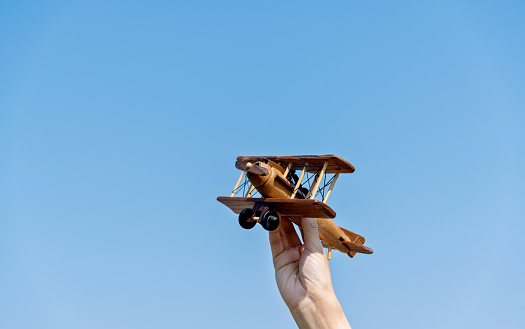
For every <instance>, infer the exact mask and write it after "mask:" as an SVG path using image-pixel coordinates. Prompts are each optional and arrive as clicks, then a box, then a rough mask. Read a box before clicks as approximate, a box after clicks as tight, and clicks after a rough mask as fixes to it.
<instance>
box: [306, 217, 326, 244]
mask: <svg viewBox="0 0 525 329" xmlns="http://www.w3.org/2000/svg"><path fill="white" fill-rule="evenodd" d="M301 226H302V227H303V240H304V246H305V249H308V251H310V252H323V246H322V245H321V240H320V239H319V228H318V225H317V219H315V218H302V219H301Z"/></svg>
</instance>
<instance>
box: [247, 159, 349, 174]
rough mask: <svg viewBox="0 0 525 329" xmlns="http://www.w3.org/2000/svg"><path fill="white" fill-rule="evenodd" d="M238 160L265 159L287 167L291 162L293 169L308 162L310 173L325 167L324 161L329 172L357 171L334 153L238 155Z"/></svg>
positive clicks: (300, 167)
mask: <svg viewBox="0 0 525 329" xmlns="http://www.w3.org/2000/svg"><path fill="white" fill-rule="evenodd" d="M237 160H245V161H253V162H255V161H265V160H270V161H273V162H276V163H279V164H280V166H281V167H283V168H286V167H287V166H288V164H289V163H291V164H292V166H291V168H290V169H292V170H302V169H303V167H304V166H305V165H306V164H307V163H308V166H307V171H308V172H310V173H315V172H317V171H319V170H320V169H321V168H323V166H324V163H325V162H328V167H327V168H326V172H327V173H329V174H333V173H336V172H337V171H339V172H341V173H353V172H354V171H355V168H354V166H352V164H350V162H348V161H346V160H345V159H343V158H341V157H339V156H337V155H333V154H327V155H297V156H273V155H271V156H240V157H237Z"/></svg>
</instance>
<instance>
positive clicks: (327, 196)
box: [323, 170, 341, 203]
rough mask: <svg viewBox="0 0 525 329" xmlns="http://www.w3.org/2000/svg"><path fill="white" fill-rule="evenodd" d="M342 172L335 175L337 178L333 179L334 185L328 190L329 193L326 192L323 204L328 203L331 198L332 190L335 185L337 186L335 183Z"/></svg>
mask: <svg viewBox="0 0 525 329" xmlns="http://www.w3.org/2000/svg"><path fill="white" fill-rule="evenodd" d="M340 172H341V171H340V170H338V171H337V172H336V173H335V176H334V179H332V184H330V187H329V188H328V192H326V195H325V197H324V199H323V203H326V201H328V198H329V197H330V194H331V193H332V189H333V188H334V185H335V181H336V180H337V178H338V177H339V173H340Z"/></svg>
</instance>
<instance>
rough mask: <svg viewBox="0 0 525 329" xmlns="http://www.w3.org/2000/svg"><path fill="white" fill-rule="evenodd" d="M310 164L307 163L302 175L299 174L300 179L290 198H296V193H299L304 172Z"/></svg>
mask: <svg viewBox="0 0 525 329" xmlns="http://www.w3.org/2000/svg"><path fill="white" fill-rule="evenodd" d="M307 166H308V163H306V164H305V165H304V167H303V171H302V172H301V176H299V179H298V180H297V183H296V184H295V188H294V189H293V194H292V196H291V198H290V199H295V195H296V194H297V191H298V190H299V188H300V187H301V182H302V181H303V178H304V174H305V173H306V167H307Z"/></svg>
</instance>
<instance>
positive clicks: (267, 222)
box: [261, 210, 279, 231]
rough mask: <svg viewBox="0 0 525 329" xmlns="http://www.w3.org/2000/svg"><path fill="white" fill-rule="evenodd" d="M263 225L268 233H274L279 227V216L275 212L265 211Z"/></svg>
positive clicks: (262, 217) (262, 218)
mask: <svg viewBox="0 0 525 329" xmlns="http://www.w3.org/2000/svg"><path fill="white" fill-rule="evenodd" d="M261 225H262V227H263V228H264V229H265V230H267V231H273V230H275V229H276V228H278V227H279V214H277V213H276V212H275V211H273V210H268V211H265V212H264V213H263V214H262V216H261Z"/></svg>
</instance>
